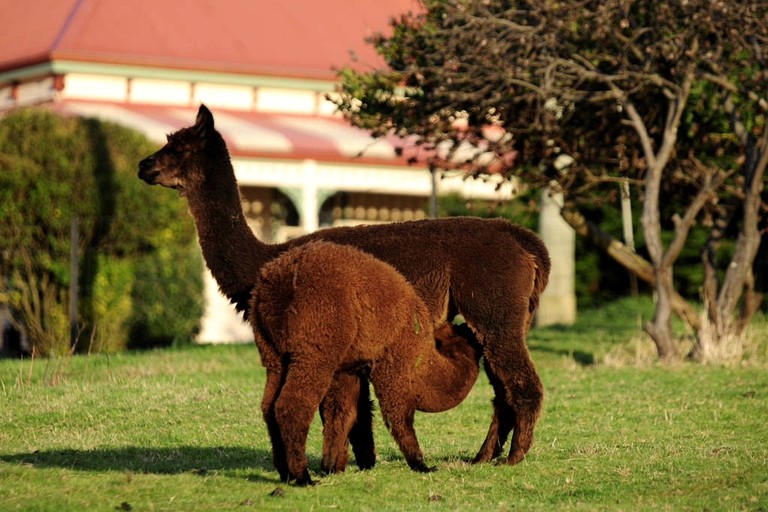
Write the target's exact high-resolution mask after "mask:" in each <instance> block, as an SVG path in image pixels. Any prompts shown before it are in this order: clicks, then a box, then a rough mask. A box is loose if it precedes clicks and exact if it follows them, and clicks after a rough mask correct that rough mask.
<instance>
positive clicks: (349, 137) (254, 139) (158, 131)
mask: <svg viewBox="0 0 768 512" xmlns="http://www.w3.org/2000/svg"><path fill="white" fill-rule="evenodd" d="M48 108H50V109H51V110H53V111H55V112H58V113H60V114H64V115H78V116H84V117H97V118H100V119H103V120H107V121H112V122H115V123H120V124H122V125H125V126H128V127H130V128H133V129H135V130H138V131H140V132H142V133H144V134H145V135H147V136H148V137H149V138H150V139H152V140H154V141H155V142H157V143H158V144H159V145H162V144H164V143H165V136H166V135H167V134H169V133H172V132H175V131H176V130H178V129H179V128H182V127H185V126H190V125H191V124H192V123H193V122H194V120H195V116H196V114H197V108H196V107H180V106H161V105H139V104H130V103H115V102H101V101H77V100H65V101H58V102H55V103H51V104H50V105H49V106H48ZM213 110H214V115H215V118H216V129H217V130H219V132H221V134H222V135H223V136H224V138H225V139H226V140H227V146H228V148H229V151H230V153H231V154H232V155H233V156H237V157H265V158H277V159H282V158H289V159H313V160H317V161H331V162H355V163H360V164H376V165H382V164H383V165H403V166H407V165H408V163H407V159H408V156H410V155H411V151H409V150H408V151H407V154H406V155H402V156H398V155H397V153H396V151H395V148H396V147H398V148H400V147H403V146H406V147H409V146H408V145H407V141H404V140H401V139H398V138H396V137H384V138H381V139H374V138H372V137H371V136H370V135H369V134H368V133H367V132H366V131H364V130H360V129H358V128H355V127H353V126H350V125H349V123H347V122H346V121H344V120H343V119H341V118H339V117H329V116H314V115H296V114H273V113H260V112H253V111H239V110H227V109H220V108H215V109H213Z"/></svg>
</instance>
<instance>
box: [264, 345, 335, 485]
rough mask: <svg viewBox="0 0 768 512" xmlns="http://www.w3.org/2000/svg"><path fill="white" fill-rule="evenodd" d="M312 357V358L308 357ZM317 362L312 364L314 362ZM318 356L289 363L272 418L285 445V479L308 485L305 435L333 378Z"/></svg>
mask: <svg viewBox="0 0 768 512" xmlns="http://www.w3.org/2000/svg"><path fill="white" fill-rule="evenodd" d="M307 359H308V360H311V359H312V358H307ZM316 362H317V363H318V364H314V363H316ZM326 370H327V367H326V365H323V364H322V363H321V362H320V361H319V360H318V359H315V360H314V361H312V362H311V364H310V363H307V364H289V366H288V370H287V373H286V377H285V383H284V384H283V386H282V388H281V389H280V394H279V396H278V397H277V401H276V402H275V419H276V421H277V425H278V427H279V429H280V435H281V437H282V439H283V443H284V445H285V457H286V463H287V466H288V478H287V479H286V480H287V481H289V482H290V481H291V480H295V481H296V484H297V485H311V484H312V483H313V482H312V479H311V478H310V476H309V469H308V467H307V454H306V445H307V436H308V434H309V427H310V425H311V423H312V418H313V417H314V415H315V413H316V412H317V410H318V408H319V407H320V403H321V402H322V400H323V397H324V396H325V395H326V394H327V392H328V390H329V389H330V387H331V384H332V381H333V371H326Z"/></svg>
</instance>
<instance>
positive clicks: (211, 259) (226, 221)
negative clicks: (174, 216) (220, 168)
mask: <svg viewBox="0 0 768 512" xmlns="http://www.w3.org/2000/svg"><path fill="white" fill-rule="evenodd" d="M231 175H232V179H231V182H230V183H218V184H216V186H215V187H206V188H204V189H202V188H201V189H200V190H196V191H189V192H188V193H187V197H188V199H189V209H190V212H191V213H192V217H193V218H194V219H195V225H196V226H197V234H198V237H199V238H200V247H201V248H202V251H203V257H204V258H205V262H206V264H207V266H208V268H209V269H210V271H211V274H212V275H213V277H214V279H216V282H217V283H218V285H219V288H220V289H221V291H222V293H224V295H226V296H227V297H228V298H229V299H230V300H232V302H236V301H238V302H239V301H240V300H243V297H240V295H242V294H243V292H244V291H245V292H247V291H248V290H250V288H251V287H252V286H253V285H254V283H255V282H256V279H257V278H258V275H259V269H260V268H261V266H262V265H263V264H264V263H266V261H267V260H268V259H269V256H268V252H269V246H268V245H267V244H264V243H262V242H260V241H259V240H258V239H257V238H256V236H255V235H254V234H253V232H252V231H251V229H250V228H249V227H248V224H247V223H246V221H245V216H244V214H243V210H242V207H241V205H240V195H239V193H238V189H237V182H236V181H235V179H234V172H232V173H231ZM238 309H241V307H240V305H238Z"/></svg>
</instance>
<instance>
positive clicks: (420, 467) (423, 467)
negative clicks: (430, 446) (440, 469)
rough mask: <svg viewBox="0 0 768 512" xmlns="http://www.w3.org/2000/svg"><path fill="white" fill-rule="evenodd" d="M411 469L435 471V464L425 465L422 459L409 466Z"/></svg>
mask: <svg viewBox="0 0 768 512" xmlns="http://www.w3.org/2000/svg"><path fill="white" fill-rule="evenodd" d="M411 469H412V470H413V471H416V472H417V473H434V472H435V471H437V466H427V465H426V464H424V462H423V461H422V462H419V463H418V464H415V465H413V466H411Z"/></svg>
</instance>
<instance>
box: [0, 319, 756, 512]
mask: <svg viewBox="0 0 768 512" xmlns="http://www.w3.org/2000/svg"><path fill="white" fill-rule="evenodd" d="M630 310H631V308H629V307H628V306H627V305H626V304H624V305H623V306H620V307H617V308H616V311H613V312H612V311H611V310H610V308H608V309H604V310H602V311H596V312H591V313H587V314H584V315H582V317H581V320H580V322H579V324H578V325H576V326H574V327H573V328H568V329H564V328H559V329H558V328H554V329H538V330H534V331H533V332H532V334H531V337H530V346H531V349H532V355H533V358H534V360H535V361H536V363H537V365H538V368H539V371H540V373H541V376H542V380H543V381H544V385H545V389H546V392H547V396H546V401H545V406H544V412H543V415H542V418H541V421H540V423H539V425H538V428H537V431H536V444H535V445H534V447H533V449H532V450H531V452H530V453H529V456H528V458H527V459H526V460H525V461H524V462H523V463H521V464H520V465H518V466H514V467H506V466H495V465H491V464H484V465H479V466H475V465H470V464H468V463H467V462H466V461H467V460H468V459H470V458H471V457H472V456H473V455H474V453H475V451H476V450H477V449H478V448H479V446H480V444H481V442H482V440H483V439H484V437H485V432H486V428H487V426H488V421H489V419H490V413H491V408H490V399H491V396H492V392H491V389H490V387H489V385H488V383H487V379H486V378H485V376H484V375H481V377H480V379H479V380H478V383H477V385H476V386H475V388H474V389H473V391H472V393H471V395H470V396H469V398H468V399H467V400H466V401H465V402H464V403H463V404H461V405H460V406H459V407H458V408H456V409H453V410H451V411H449V412H446V413H442V414H421V413H420V414H418V416H417V420H416V426H417V433H418V434H419V439H420V441H421V444H422V448H423V449H424V452H425V455H426V457H427V462H428V463H429V464H433V465H437V467H438V468H439V470H438V471H437V472H435V473H431V474H426V475H424V474H415V473H412V472H411V471H409V470H408V468H407V466H406V464H405V462H404V461H403V459H402V457H401V455H400V453H399V451H398V450H397V448H396V446H395V444H394V442H393V441H392V439H391V437H390V436H389V435H388V434H387V432H386V431H385V430H384V428H383V426H382V422H381V419H380V417H377V421H376V428H377V430H376V440H377V443H378V449H379V462H378V464H377V466H376V467H375V468H374V469H373V470H371V471H365V472H361V471H358V470H357V469H356V468H355V467H354V464H353V465H352V467H350V468H349V469H348V470H347V472H346V473H344V474H339V475H333V476H329V477H322V478H320V480H319V484H318V485H316V486H314V487H311V488H296V487H293V486H286V485H284V484H282V483H280V482H279V481H278V477H277V473H276V472H275V471H274V470H273V468H272V465H271V454H270V449H269V442H268V439H267V434H266V429H265V428H264V425H263V422H262V420H261V417H260V413H259V402H260V398H261V389H262V385H263V382H264V371H263V369H262V368H261V367H260V366H259V363H258V355H257V351H256V349H255V347H254V346H252V345H245V346H242V345H241V346H216V347H195V348H190V349H184V350H165V351H155V352H147V353H121V354H117V355H111V356H102V355H99V356H90V357H86V356H80V357H73V358H64V359H59V360H52V361H40V360H37V361H34V362H30V361H29V360H26V361H23V362H20V361H8V360H6V361H0V425H2V426H1V427H0V510H56V511H61V510H102V511H109V510H134V511H146V510H185V511H186V510H212V511H213V510H238V511H247V510H265V509H284V510H328V509H333V510H354V511H356V512H359V511H364V510H512V509H516V510H563V509H570V510H600V509H602V510H659V509H661V510H702V511H703V510H754V511H757V510H763V511H766V510H768V371H766V368H767V367H766V365H765V364H764V363H761V362H760V361H763V362H764V361H765V360H766V359H760V360H758V361H757V362H755V361H753V362H751V363H750V364H742V365H736V366H730V367H724V366H715V365H696V364H690V363H680V364H677V365H674V366H665V365H658V364H653V363H647V362H645V358H644V356H643V355H642V354H643V353H644V351H645V350H646V349H645V348H644V345H646V344H647V343H649V342H647V341H646V340H644V339H642V338H641V337H638V336H637V330H636V323H637V314H636V313H635V312H634V310H631V311H632V312H631V313H628V311H630ZM764 326H765V324H764V323H763V324H761V327H760V328H761V329H762V331H761V333H758V335H757V337H756V339H757V341H756V342H755V346H756V347H757V348H756V350H757V351H758V352H761V354H762V356H764V355H765V350H766V348H765V346H766V341H765V336H764V335H765V332H766V329H765V328H764ZM617 354H621V356H620V357H617ZM617 360H618V361H619V362H620V364H616V361H617ZM609 361H613V363H611V364H609ZM320 442H321V439H320V425H319V420H316V421H315V424H314V426H313V431H312V433H311V437H310V442H309V445H308V452H309V457H310V467H311V468H312V469H313V470H317V469H318V468H319V456H320Z"/></svg>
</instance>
